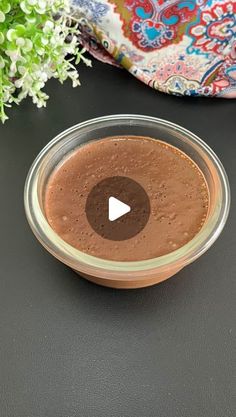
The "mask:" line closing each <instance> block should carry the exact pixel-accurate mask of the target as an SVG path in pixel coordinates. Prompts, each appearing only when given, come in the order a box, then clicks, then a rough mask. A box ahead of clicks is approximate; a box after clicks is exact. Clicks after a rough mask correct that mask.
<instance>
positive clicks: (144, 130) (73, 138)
mask: <svg viewBox="0 0 236 417" xmlns="http://www.w3.org/2000/svg"><path fill="white" fill-rule="evenodd" d="M117 135H140V136H149V137H152V138H154V139H160V140H163V141H165V142H167V143H169V144H171V145H173V146H175V147H177V148H179V149H180V150H182V151H183V152H185V153H186V154H187V155H188V156H189V157H190V158H192V160H193V161H194V162H195V163H196V164H197V165H198V166H199V168H200V169H201V171H202V173H203V174H204V176H205V179H206V182H207V184H208V189H209V195H210V204H209V211H208V216H207V219H206V222H205V223H204V225H203V227H202V229H201V230H200V232H199V233H198V234H197V235H195V237H194V238H193V239H192V240H191V241H190V242H188V243H187V244H186V245H184V246H182V247H180V248H179V249H177V250H175V251H173V252H171V253H169V254H167V255H164V256H160V257H158V258H154V259H148V260H142V261H137V262H116V261H110V260H105V259H100V258H97V257H94V256H91V255H88V254H86V253H84V252H81V251H79V250H78V249H75V248H74V247H72V246H70V245H69V244H68V243H66V242H65V241H64V240H62V239H61V238H60V236H58V235H57V234H56V233H55V232H54V230H53V229H52V228H51V227H50V225H49V224H48V222H47V219H46V217H45V213H44V205H43V201H44V194H45V187H46V185H47V181H48V178H49V176H50V174H51V172H52V171H53V170H54V169H55V167H56V166H57V164H58V163H59V162H60V161H61V160H62V159H63V158H65V157H66V155H67V154H68V153H70V152H71V151H72V150H74V149H76V148H77V147H78V146H81V145H82V144H84V143H86V142H88V141H90V140H97V139H101V138H104V137H108V136H117ZM24 202H25V211H26V216H27V219H28V222H29V224H30V227H31V229H32V231H33V233H34V234H35V236H36V237H37V238H38V240H39V241H40V242H41V244H42V245H43V246H44V247H45V248H46V249H47V250H48V251H49V252H50V253H51V254H52V255H54V256H55V257H56V258H57V259H59V260H60V261H62V262H63V263H65V264H66V265H68V266H70V267H71V268H72V269H74V270H75V271H76V272H78V273H79V274H80V275H82V276H83V277H85V278H87V279H89V280H90V281H93V282H95V283H97V284H101V285H105V286H108V287H113V288H139V287H145V286H149V285H153V284H156V283H158V282H161V281H163V280H165V279H167V278H169V277H171V276H172V275H174V274H176V273H177V272H178V271H180V270H181V269H182V268H183V267H185V266H186V265H188V264H190V263H191V262H193V261H194V260H195V259H197V258H198V257H199V256H201V255H202V254H203V253H204V252H206V251H207V250H208V249H209V248H210V246H211V245H212V244H213V243H214V242H215V240H216V239H217V238H218V236H219V235H220V233H221V231H222V229H223V227H224V225H225V222H226V220H227V216H228V212H229V207H230V188H229V183H228V178H227V175H226V173H225V170H224V167H223V166H222V164H221V162H220V161H219V159H218V158H217V156H216V155H215V153H214V152H213V151H212V149H211V148H210V147H209V146H208V145H207V144H206V143H204V142H203V141H202V140H201V139H200V138H198V137H197V136H196V135H194V134H193V133H191V132H189V131H188V130H186V129H184V128H182V127H180V126H177V125H176V124H174V123H171V122H168V121H165V120H161V119H157V118H154V117H148V116H143V115H132V114H118V115H113V116H105V117H99V118H96V119H92V120H88V121H86V122H83V123H79V124H77V125H75V126H73V127H71V128H70V129H67V130H65V131H64V132H62V133H60V134H59V135H58V136H56V137H55V138H54V139H53V140H52V141H51V142H49V143H48V145H47V146H45V148H44V149H43V150H42V151H41V152H40V153H39V155H38V156H37V158H36V159H35V161H34V162H33V165H32V166H31V168H30V170H29V173H28V176H27V179H26V183H25V192H24ZM127 244H128V241H127Z"/></svg>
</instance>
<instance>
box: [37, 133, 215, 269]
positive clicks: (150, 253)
mask: <svg viewBox="0 0 236 417" xmlns="http://www.w3.org/2000/svg"><path fill="white" fill-rule="evenodd" d="M116 175H117V176H127V177H129V178H131V179H133V180H135V181H136V182H138V183H139V184H140V185H141V186H142V187H143V188H144V190H145V191H146V193H147V194H148V196H149V199H150V206H151V213H150V217H149V220H148V223H147V224H146V226H145V228H144V229H143V230H142V231H141V232H140V233H139V234H138V235H136V236H135V237H132V238H131V239H128V240H123V241H112V240H108V239H104V238H102V237H101V236H99V235H98V234H97V233H95V232H94V231H93V229H92V228H91V226H90V225H89V223H88V220H87V217H86V213H85V205H86V200H87V197H88V194H89V192H90V190H91V189H92V188H93V187H94V186H95V185H96V184H97V183H98V182H99V181H101V180H103V179H105V178H107V177H112V176H116ZM208 203H209V194H208V189H207V184H206V181H205V178H204V176H203V174H202V173H201V171H200V170H199V168H198V167H197V166H196V164H195V163H194V162H193V161H192V160H191V159H190V158H188V157H187V156H186V155H185V154H184V153H182V152H181V151H179V150H178V149H177V148H174V147H172V146H170V145H168V144H167V143H165V142H161V141H158V140H153V139H150V138H146V137H137V136H131V137H130V136H129V137H128V136H127V137H124V136H121V137H110V138H105V139H101V140H98V141H94V142H90V143H88V144H85V145H84V146H81V147H79V148H78V149H77V150H75V151H74V152H73V153H72V154H70V155H69V156H68V158H67V159H65V161H63V162H62V163H61V164H60V165H59V166H58V167H57V168H56V169H55V171H54V172H53V173H52V175H51V177H50V178H49V181H48V184H47V188H46V193H45V212H46V217H47V219H48V222H49V224H50V225H51V227H52V228H53V229H54V230H55V232H56V233H57V234H58V235H60V236H61V238H62V239H64V240H65V241H66V242H67V243H69V244H70V245H71V246H74V247H75V248H77V249H79V250H81V251H83V252H86V253H88V254H90V255H93V256H96V257H99V258H103V259H109V260H116V261H139V260H144V259H150V258H155V257H158V256H161V255H165V254H167V253H169V252H172V251H174V250H176V249H178V248H180V247H181V246H183V245H184V244H186V243H187V242H189V241H190V240H191V239H192V238H193V237H194V236H195V235H196V234H197V233H198V232H199V230H200V229H201V227H202V225H203V223H204V222H205V219H206V216H207V211H208Z"/></svg>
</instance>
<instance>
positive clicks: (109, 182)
mask: <svg viewBox="0 0 236 417" xmlns="http://www.w3.org/2000/svg"><path fill="white" fill-rule="evenodd" d="M110 197H115V198H116V199H118V200H120V201H122V202H123V203H125V204H127V205H128V206H130V207H131V211H130V212H129V213H126V214H125V215H123V216H122V217H119V218H118V219H116V220H114V221H110V220H109V210H108V208H109V198H110ZM86 215H87V219H88V222H89V224H90V226H91V227H92V229H93V230H94V231H95V232H96V233H98V234H99V235H100V236H102V237H103V238H105V239H109V240H116V241H121V240H126V239H130V238H131V237H134V236H136V235H137V234H138V233H139V232H141V230H142V229H143V228H144V227H145V225H146V224H147V222H148V219H149V215H150V202H149V198H148V196H147V193H146V192H145V190H144V189H143V188H142V187H141V185H140V184H138V183H137V182H136V181H134V180H132V179H130V178H128V177H121V176H116V177H109V178H106V179H104V180H102V181H100V182H99V183H97V184H96V185H95V186H94V187H93V188H92V190H91V191H90V193H89V195H88V198H87V201H86Z"/></svg>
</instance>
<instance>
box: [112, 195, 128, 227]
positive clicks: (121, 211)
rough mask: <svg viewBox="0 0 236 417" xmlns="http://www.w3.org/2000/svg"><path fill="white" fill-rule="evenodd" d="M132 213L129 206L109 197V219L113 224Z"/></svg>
mask: <svg viewBox="0 0 236 417" xmlns="http://www.w3.org/2000/svg"><path fill="white" fill-rule="evenodd" d="M130 211H131V207H130V206H128V204H125V203H123V202H122V201H120V200H118V199H117V198H115V197H109V201H108V218H109V220H110V221H111V222H113V221H114V220H117V219H119V218H120V217H122V216H124V215H125V214H127V213H129V212H130Z"/></svg>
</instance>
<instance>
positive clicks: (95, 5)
mask: <svg viewBox="0 0 236 417" xmlns="http://www.w3.org/2000/svg"><path fill="white" fill-rule="evenodd" d="M71 2H72V5H73V8H74V12H73V13H74V15H75V16H76V18H77V19H78V21H79V25H80V30H81V42H82V43H83V44H84V45H85V46H86V47H87V49H88V50H89V51H90V52H91V53H92V54H93V55H94V56H96V57H97V58H99V59H101V60H102V61H104V62H109V63H112V64H114V65H119V66H122V67H124V68H126V69H127V70H128V71H129V72H130V73H131V74H133V75H134V76H135V77H137V78H139V79H140V80H141V81H143V82H144V83H146V84H147V85H149V86H151V87H153V88H155V89H158V90H160V91H164V92H166V93H171V94H176V95H191V96H216V97H227V98H236V0H137V1H135V0H71Z"/></svg>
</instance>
